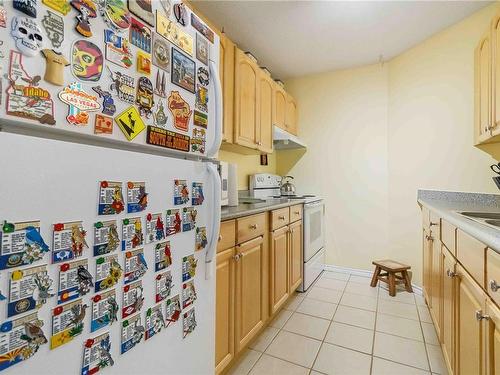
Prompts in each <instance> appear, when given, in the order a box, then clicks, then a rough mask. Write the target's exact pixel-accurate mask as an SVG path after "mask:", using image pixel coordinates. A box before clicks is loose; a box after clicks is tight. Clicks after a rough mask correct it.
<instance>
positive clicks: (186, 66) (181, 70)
mask: <svg viewBox="0 0 500 375" xmlns="http://www.w3.org/2000/svg"><path fill="white" fill-rule="evenodd" d="M195 67H196V66H195V63H194V61H193V60H191V59H190V58H189V57H187V56H186V55H184V54H183V53H181V52H179V51H178V50H177V49H175V48H172V71H171V79H172V83H173V84H175V85H177V86H179V87H182V88H183V89H184V90H187V91H189V92H192V93H193V94H194V93H195V75H196V72H195ZM174 92H175V91H174Z"/></svg>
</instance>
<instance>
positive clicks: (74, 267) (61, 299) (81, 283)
mask: <svg viewBox="0 0 500 375" xmlns="http://www.w3.org/2000/svg"><path fill="white" fill-rule="evenodd" d="M93 286H94V281H93V277H92V275H91V274H90V272H89V271H88V260H87V259H82V260H79V261H75V262H70V263H63V264H61V265H60V266H59V288H58V291H57V303H58V304H60V303H65V302H69V301H72V300H74V299H76V298H79V297H82V296H84V295H86V294H88V293H89V292H90V289H91V288H92V287H93Z"/></svg>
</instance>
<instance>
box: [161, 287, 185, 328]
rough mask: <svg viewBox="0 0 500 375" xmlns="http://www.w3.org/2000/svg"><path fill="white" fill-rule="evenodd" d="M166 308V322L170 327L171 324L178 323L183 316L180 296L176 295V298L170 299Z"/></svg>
mask: <svg viewBox="0 0 500 375" xmlns="http://www.w3.org/2000/svg"><path fill="white" fill-rule="evenodd" d="M166 307H167V309H166V313H165V322H166V324H167V327H168V326H169V325H170V324H172V323H175V322H177V321H178V320H179V318H180V316H181V310H182V309H181V301H180V298H179V295H178V294H176V295H175V296H173V297H171V298H169V299H168V300H167V303H166Z"/></svg>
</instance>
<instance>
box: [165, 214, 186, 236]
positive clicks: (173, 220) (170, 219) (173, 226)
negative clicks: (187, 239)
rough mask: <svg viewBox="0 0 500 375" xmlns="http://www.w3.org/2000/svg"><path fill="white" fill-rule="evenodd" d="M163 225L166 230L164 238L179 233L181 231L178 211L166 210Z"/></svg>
mask: <svg viewBox="0 0 500 375" xmlns="http://www.w3.org/2000/svg"><path fill="white" fill-rule="evenodd" d="M165 224H166V226H167V229H166V231H165V235H166V236H171V235H173V234H176V233H179V232H180V231H181V224H182V219H181V213H180V210H179V209H171V210H167V215H166V217H165Z"/></svg>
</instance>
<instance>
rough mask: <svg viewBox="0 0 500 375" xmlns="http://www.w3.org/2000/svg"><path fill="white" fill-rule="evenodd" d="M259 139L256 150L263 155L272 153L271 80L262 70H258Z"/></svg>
mask: <svg viewBox="0 0 500 375" xmlns="http://www.w3.org/2000/svg"><path fill="white" fill-rule="evenodd" d="M258 97H259V103H258V104H259V106H258V109H259V117H258V124H257V126H258V127H259V139H258V140H257V146H258V149H259V150H260V151H262V152H265V153H272V152H273V80H272V78H271V77H270V76H269V75H268V74H267V73H266V72H265V71H263V70H262V69H260V70H259V95H258Z"/></svg>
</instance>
